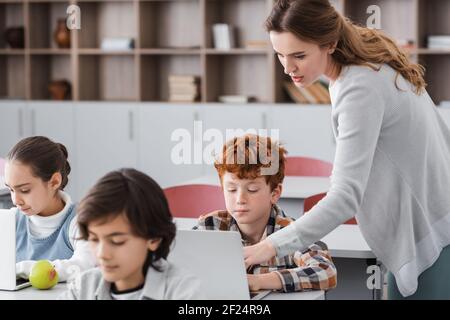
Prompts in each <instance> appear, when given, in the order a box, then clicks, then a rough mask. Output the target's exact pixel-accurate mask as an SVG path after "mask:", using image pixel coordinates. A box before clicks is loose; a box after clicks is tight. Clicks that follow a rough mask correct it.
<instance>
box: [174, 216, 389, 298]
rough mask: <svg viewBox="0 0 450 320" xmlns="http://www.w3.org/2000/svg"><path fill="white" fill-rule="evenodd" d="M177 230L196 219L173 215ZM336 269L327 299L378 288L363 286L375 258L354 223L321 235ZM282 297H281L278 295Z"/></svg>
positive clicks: (366, 295)
mask: <svg viewBox="0 0 450 320" xmlns="http://www.w3.org/2000/svg"><path fill="white" fill-rule="evenodd" d="M175 224H176V225H177V228H179V229H192V227H193V226H195V225H196V224H197V219H193V218H175ZM322 241H323V242H325V243H326V244H327V246H328V250H329V252H330V255H331V256H332V257H333V262H334V264H335V265H336V268H337V270H338V286H337V288H336V289H334V290H331V291H329V292H328V293H327V299H329V300H335V299H339V300H342V299H349V300H350V299H352V300H354V299H374V298H380V294H381V292H380V291H372V290H369V289H368V288H367V284H366V282H367V279H368V277H369V274H367V273H366V270H367V267H368V266H369V265H371V264H376V263H377V260H376V257H375V255H374V254H373V252H372V251H371V250H370V248H369V245H368V244H367V242H366V241H365V240H364V237H363V236H362V234H361V231H360V229H359V227H358V226H357V225H346V224H343V225H340V226H339V227H337V228H336V229H334V230H333V231H331V232H330V233H329V234H328V235H326V236H325V237H323V239H322ZM281 299H283V298H281Z"/></svg>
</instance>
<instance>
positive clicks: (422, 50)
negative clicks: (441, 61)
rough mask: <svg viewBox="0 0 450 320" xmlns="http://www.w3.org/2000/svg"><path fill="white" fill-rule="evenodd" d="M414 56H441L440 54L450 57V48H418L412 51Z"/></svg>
mask: <svg viewBox="0 0 450 320" xmlns="http://www.w3.org/2000/svg"><path fill="white" fill-rule="evenodd" d="M412 52H414V53H415V54H421V55H437V54H439V55H441V54H449V55H450V48H449V49H428V48H419V49H416V50H413V51H412Z"/></svg>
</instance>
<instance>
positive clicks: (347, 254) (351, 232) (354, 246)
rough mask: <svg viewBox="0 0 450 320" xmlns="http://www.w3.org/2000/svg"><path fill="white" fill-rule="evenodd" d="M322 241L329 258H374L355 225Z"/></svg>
mask: <svg viewBox="0 0 450 320" xmlns="http://www.w3.org/2000/svg"><path fill="white" fill-rule="evenodd" d="M175 223H176V225H177V228H178V229H184V230H186V229H192V227H193V226H195V225H196V224H197V219H193V218H175ZM322 241H323V242H325V243H326V244H327V246H328V249H329V251H330V254H331V256H332V257H335V258H359V259H371V258H375V255H374V254H373V252H372V250H370V248H369V245H368V244H367V242H366V240H365V239H364V237H363V236H362V234H361V231H360V229H359V227H358V226H357V225H350V224H343V225H340V226H339V227H337V228H336V229H334V230H333V231H331V232H330V233H329V234H327V235H326V236H325V237H323V239H322Z"/></svg>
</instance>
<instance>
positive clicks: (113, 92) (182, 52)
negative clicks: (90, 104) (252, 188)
mask: <svg viewBox="0 0 450 320" xmlns="http://www.w3.org/2000/svg"><path fill="white" fill-rule="evenodd" d="M274 1H275V0H0V70H1V72H0V97H1V98H22V99H28V100H30V99H31V100H32V99H48V98H49V93H48V84H49V83H50V82H51V81H54V80H60V79H66V80H67V81H69V82H70V83H71V85H72V97H71V98H72V99H73V100H74V101H79V100H82V101H86V100H92V101H102V100H106V101H167V100H168V97H169V89H168V77H169V75H171V74H184V75H195V76H197V77H199V78H200V90H201V100H200V101H202V102H217V101H218V97H219V96H220V95H247V96H254V97H255V98H256V100H257V101H258V102H268V103H275V102H289V101H291V100H290V98H289V97H288V95H286V93H285V92H284V88H283V81H285V80H288V78H286V76H285V75H284V72H283V68H282V66H281V65H280V63H279V61H278V59H277V58H276V56H275V55H274V54H273V50H272V48H271V45H270V41H269V37H268V35H267V33H266V32H265V30H264V28H263V23H264V21H265V19H266V17H267V15H268V13H269V12H270V9H271V7H272V5H273V3H274ZM331 3H332V4H333V5H334V6H335V7H336V8H337V10H338V11H339V12H341V13H343V14H344V15H346V16H349V17H350V18H352V19H354V20H355V21H356V22H357V23H360V24H363V25H364V24H365V23H366V21H367V18H368V14H367V13H366V9H367V7H368V6H369V5H373V4H374V5H378V6H379V7H380V8H381V10H382V12H381V13H382V14H381V27H382V29H383V31H384V32H385V33H386V34H387V35H390V36H392V37H393V38H394V39H395V40H402V41H405V40H412V41H413V43H414V46H416V47H418V48H414V49H410V51H409V52H408V53H409V55H410V57H411V59H412V60H413V61H417V62H420V63H423V64H424V65H425V67H426V80H427V82H428V83H429V86H428V91H429V93H430V96H431V97H432V99H433V100H434V101H435V102H436V103H439V102H440V101H442V100H449V99H450V87H449V86H450V84H449V83H448V81H447V79H446V78H447V75H448V74H449V73H450V49H439V50H437V49H428V48H427V37H428V36H429V35H437V34H444V35H445V34H447V35H450V19H448V12H450V0H433V1H430V0H331ZM69 4H77V5H78V6H80V8H81V12H82V19H81V21H82V22H81V24H82V25H81V29H80V30H74V31H71V47H70V48H68V49H60V48H58V46H57V45H56V43H55V41H54V40H53V36H54V32H55V29H56V24H57V19H58V18H65V17H66V16H67V15H66V9H67V6H68V5H69ZM216 23H226V24H229V25H231V26H233V30H234V36H235V40H236V41H235V42H236V43H235V48H233V49H231V50H218V49H215V48H214V41H213V37H212V26H213V25H214V24H216ZM15 26H23V27H24V40H25V48H24V49H17V48H16V49H12V48H9V46H8V44H7V43H6V41H5V39H4V37H3V36H2V35H3V34H4V32H5V30H6V29H7V28H10V27H15ZM117 37H126V38H131V39H132V40H133V41H134V46H133V48H132V49H129V50H114V51H111V50H104V49H102V45H101V44H102V40H103V39H105V38H117ZM261 42H265V43H267V47H262V48H258V47H248V44H249V43H253V44H255V43H261ZM3 70H5V72H3Z"/></svg>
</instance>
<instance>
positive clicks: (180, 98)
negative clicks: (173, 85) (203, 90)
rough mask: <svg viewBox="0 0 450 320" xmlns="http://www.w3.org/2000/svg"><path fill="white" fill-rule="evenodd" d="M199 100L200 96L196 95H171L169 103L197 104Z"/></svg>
mask: <svg viewBox="0 0 450 320" xmlns="http://www.w3.org/2000/svg"><path fill="white" fill-rule="evenodd" d="M197 100H198V94H196V93H193V94H192V93H186V94H181V93H176V94H175V93H171V94H170V95H169V102H195V101H197Z"/></svg>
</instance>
